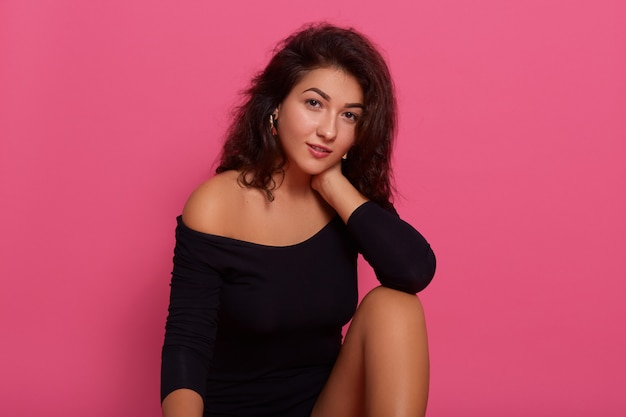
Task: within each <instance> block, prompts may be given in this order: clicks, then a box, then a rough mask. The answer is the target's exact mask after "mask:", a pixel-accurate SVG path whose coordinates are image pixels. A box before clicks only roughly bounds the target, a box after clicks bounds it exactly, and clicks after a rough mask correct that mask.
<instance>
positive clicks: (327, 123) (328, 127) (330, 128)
mask: <svg viewBox="0 0 626 417" xmlns="http://www.w3.org/2000/svg"><path fill="white" fill-rule="evenodd" d="M317 134H318V136H321V137H322V138H324V140H334V139H335V138H336V137H337V122H336V120H335V117H334V116H333V115H332V114H330V113H328V114H326V115H324V117H322V118H321V120H320V123H319V125H318V126H317Z"/></svg>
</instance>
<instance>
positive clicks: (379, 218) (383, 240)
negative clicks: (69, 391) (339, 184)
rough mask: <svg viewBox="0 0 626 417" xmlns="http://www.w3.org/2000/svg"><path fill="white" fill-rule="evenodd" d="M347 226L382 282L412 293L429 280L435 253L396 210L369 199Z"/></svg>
mask: <svg viewBox="0 0 626 417" xmlns="http://www.w3.org/2000/svg"><path fill="white" fill-rule="evenodd" d="M347 226H348V230H349V231H350V233H351V235H352V236H353V238H354V239H355V240H356V243H357V246H358V248H359V252H361V253H362V254H363V257H364V258H365V260H366V261H367V262H368V263H369V264H370V265H371V266H372V268H373V269H374V272H375V273H376V276H377V278H378V280H379V281H380V283H381V284H382V285H383V286H385V287H389V288H393V289H396V290H400V291H404V292H407V293H413V294H415V293H417V292H419V291H421V290H423V289H424V288H426V286H427V285H428V284H429V283H430V281H431V280H432V278H433V276H434V274H435V266H436V260H435V254H434V253H433V251H432V249H431V247H430V245H429V244H428V242H427V241H426V239H424V237H423V236H422V235H421V234H420V233H419V232H418V231H417V230H415V229H414V228H413V227H412V226H411V225H409V224H408V223H406V222H405V221H403V220H402V219H400V218H399V217H398V216H397V215H396V214H394V213H392V212H390V211H387V210H385V209H383V208H381V207H380V206H379V205H377V204H376V203H374V202H372V201H368V202H366V203H364V204H362V205H361V206H359V207H358V208H357V209H356V210H355V211H354V212H353V213H352V215H351V216H350V218H349V219H348V222H347Z"/></svg>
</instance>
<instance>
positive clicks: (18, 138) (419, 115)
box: [0, 0, 626, 417]
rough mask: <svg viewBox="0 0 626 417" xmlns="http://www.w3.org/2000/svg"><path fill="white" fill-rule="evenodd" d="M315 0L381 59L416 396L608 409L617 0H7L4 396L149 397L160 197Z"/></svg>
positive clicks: (195, 164) (623, 244)
mask: <svg viewBox="0 0 626 417" xmlns="http://www.w3.org/2000/svg"><path fill="white" fill-rule="evenodd" d="M323 18H325V19H328V20H330V21H332V22H336V23H340V24H351V25H355V26H356V27H358V28H360V29H361V30H363V31H364V32H366V33H368V34H370V35H371V37H372V38H374V39H375V40H376V41H377V42H378V43H379V44H380V45H381V47H382V48H383V49H384V50H385V51H386V55H387V57H388V59H389V62H390V65H391V67H392V71H393V73H394V75H395V79H396V83H397V87H398V91H399V101H400V105H401V114H400V136H399V143H398V147H397V151H398V152H397V157H396V162H397V165H396V166H397V182H398V185H399V188H400V190H401V191H402V194H403V198H402V199H400V200H399V202H398V204H397V205H398V208H399V210H400V212H401V213H402V214H403V215H404V217H406V218H407V219H408V220H409V221H411V222H412V223H413V224H415V225H416V226H417V227H418V228H419V229H420V230H421V231H422V232H423V233H424V234H425V235H426V236H427V237H428V238H429V239H430V241H431V243H432V244H433V246H434V247H435V249H436V252H437V254H438V258H439V271H438V275H437V277H436V279H435V281H434V282H433V284H432V285H431V286H430V287H429V288H428V289H427V290H426V291H425V292H424V293H423V295H422V299H423V300H424V303H425V305H426V308H427V312H428V319H429V320H428V322H429V328H430V335H431V336H430V338H431V350H432V390H431V401H430V407H429V412H428V415H429V416H430V417H448V416H481V417H490V416H508V417H514V416H527V415H533V416H536V417H540V416H551V417H552V416H590V415H599V416H604V417H607V416H618V415H619V416H622V415H624V414H625V413H626V399H625V398H624V396H623V390H624V387H625V386H626V376H625V375H626V359H624V352H625V351H626V333H625V331H624V328H625V321H626V303H625V302H624V300H623V298H624V295H625V293H626V260H625V259H626V256H624V252H625V248H626V192H625V191H626V190H625V188H626V187H625V180H626V76H625V74H626V53H625V51H626V4H625V3H624V2H623V1H621V0H614V1H608V0H605V1H603V0H594V1H591V0H589V1H573V0H560V1H558V0H526V1H517V2H512V1H511V2H509V1H502V0H475V1H464V0H438V1H434V0H425V1H413V0H406V1H391V2H384V6H383V3H381V2H371V5H367V4H366V2H364V1H363V0H358V1H355V0H345V1H342V2H336V1H335V0H317V1H313V2H292V1H287V0H282V1H272V2H269V3H268V2H243V1H235V0H232V1H224V2H211V1H201V0H195V1H178V2H174V1H155V0H115V1H110V0H109V1H106V2H105V1H81V0H48V1H45V0H40V1H35V0H3V1H0V214H1V216H2V219H3V221H2V222H0V236H1V237H0V260H1V261H0V271H1V275H0V276H1V279H2V289H1V290H0V333H1V338H2V339H1V340H2V342H1V343H0V370H1V371H0V375H1V376H0V414H2V415H13V416H35V415H42V416H47V415H63V416H66V417H72V416H84V415H89V416H93V417H99V416H110V415H122V416H148V415H151V416H154V415H158V413H159V400H158V385H159V381H158V374H159V360H160V348H161V342H162V336H163V325H164V319H165V314H166V307H167V297H168V290H169V288H168V282H169V271H170V268H171V256H172V248H173V229H174V225H175V222H174V218H175V216H176V215H177V214H178V213H179V212H180V210H181V207H182V204H183V202H184V200H185V198H186V196H187V195H188V193H189V192H190V191H191V190H192V189H193V188H194V187H195V186H196V185H197V184H198V183H199V182H200V181H201V180H202V179H203V178H205V177H206V176H207V175H208V174H209V173H210V172H212V167H213V165H212V163H213V161H214V157H215V154H216V150H217V149H218V147H219V143H220V139H221V135H222V133H223V129H224V127H225V124H226V121H227V117H228V109H229V108H230V106H232V105H233V104H234V103H235V101H236V94H237V92H238V91H239V90H240V89H242V88H243V87H244V86H245V85H246V82H247V80H248V79H249V78H250V76H251V75H252V74H253V72H254V71H255V70H256V69H258V68H260V67H261V66H262V65H263V64H264V62H266V60H267V58H268V56H269V55H268V54H269V51H270V50H271V48H272V46H273V44H274V42H275V41H277V40H278V39H279V38H281V37H282V36H284V35H285V34H287V33H288V32H290V31H292V30H294V29H296V28H297V27H299V26H300V25H301V24H302V23H304V22H307V21H313V20H318V19H323ZM364 276H365V279H366V280H367V281H366V282H365V284H364V287H371V286H372V285H373V281H372V276H371V274H370V273H369V271H366V272H365V273H364Z"/></svg>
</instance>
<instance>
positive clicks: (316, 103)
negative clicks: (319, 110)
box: [306, 98, 320, 107]
mask: <svg viewBox="0 0 626 417" xmlns="http://www.w3.org/2000/svg"><path fill="white" fill-rule="evenodd" d="M306 103H307V104H308V105H309V106H311V107H319V106H320V102H319V101H317V100H315V99H314V98H310V99H308V100H307V101H306Z"/></svg>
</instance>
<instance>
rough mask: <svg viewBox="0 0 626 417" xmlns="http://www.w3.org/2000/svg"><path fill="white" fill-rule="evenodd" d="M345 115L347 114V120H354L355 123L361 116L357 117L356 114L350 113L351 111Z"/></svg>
mask: <svg viewBox="0 0 626 417" xmlns="http://www.w3.org/2000/svg"><path fill="white" fill-rule="evenodd" d="M344 114H345V116H346V118H348V119H350V120H353V121H355V122H356V121H357V120H358V119H359V116H358V115H356V114H354V113H352V112H350V111H348V112H345V113H344Z"/></svg>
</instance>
